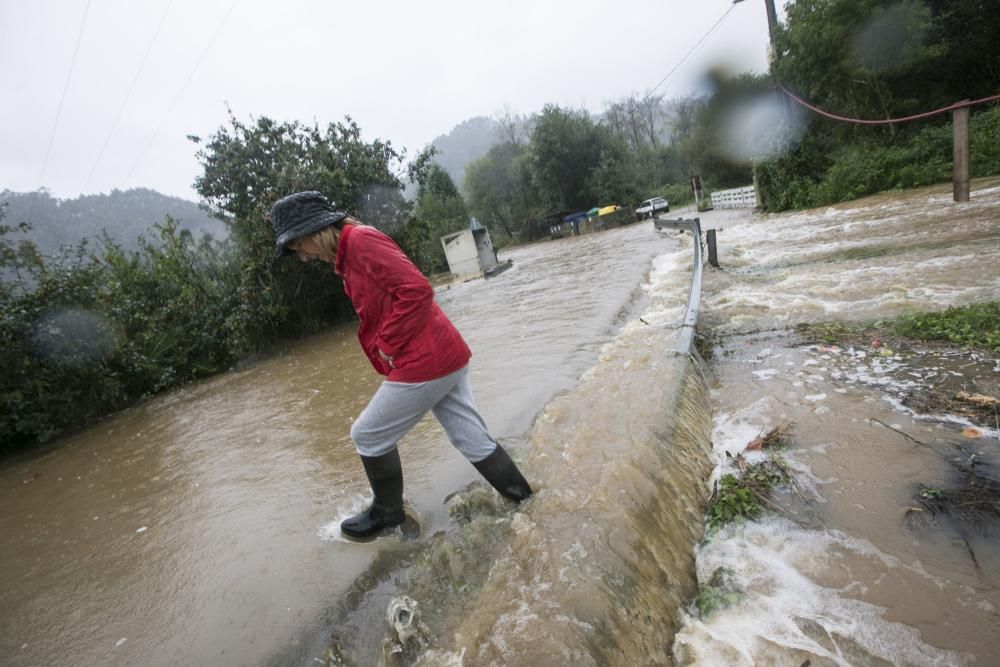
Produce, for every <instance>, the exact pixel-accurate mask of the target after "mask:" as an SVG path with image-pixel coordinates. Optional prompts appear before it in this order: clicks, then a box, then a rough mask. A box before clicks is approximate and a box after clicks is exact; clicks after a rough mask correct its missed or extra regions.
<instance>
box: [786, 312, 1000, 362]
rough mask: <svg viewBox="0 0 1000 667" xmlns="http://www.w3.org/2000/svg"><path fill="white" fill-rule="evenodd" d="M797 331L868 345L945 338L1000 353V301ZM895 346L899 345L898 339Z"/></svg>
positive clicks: (813, 339) (826, 340) (824, 324)
mask: <svg viewBox="0 0 1000 667" xmlns="http://www.w3.org/2000/svg"><path fill="white" fill-rule="evenodd" d="M795 331H796V333H798V334H799V335H800V336H802V337H803V338H805V339H806V341H807V342H820V343H827V344H842V345H843V344H854V345H867V344H870V343H872V342H873V341H877V344H875V345H874V347H879V346H880V345H881V344H883V343H888V342H889V340H890V339H891V338H894V337H895V338H898V339H905V341H902V342H908V341H925V342H931V341H941V342H944V343H948V344H951V345H958V346H961V347H967V348H973V349H982V350H990V351H992V352H995V353H1000V301H987V302H984V303H976V304H972V305H969V306H959V307H955V308H948V309H947V310H942V311H936V312H921V313H911V314H908V315H901V316H899V317H896V318H893V319H887V320H879V321H876V322H867V323H859V324H851V323H845V322H817V323H803V324H799V325H798V326H796V327H795ZM893 347H899V344H898V342H897V343H896V344H895V345H894V346H893Z"/></svg>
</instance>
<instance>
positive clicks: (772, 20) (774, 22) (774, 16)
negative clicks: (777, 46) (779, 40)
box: [764, 0, 778, 48]
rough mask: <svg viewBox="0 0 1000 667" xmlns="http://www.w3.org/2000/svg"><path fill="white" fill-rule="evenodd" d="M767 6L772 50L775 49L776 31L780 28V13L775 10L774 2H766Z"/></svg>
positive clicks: (771, 0)
mask: <svg viewBox="0 0 1000 667" xmlns="http://www.w3.org/2000/svg"><path fill="white" fill-rule="evenodd" d="M764 4H765V5H767V34H768V36H769V37H770V38H771V48H774V31H775V29H776V28H777V27H778V12H776V11H775V10H774V0H764Z"/></svg>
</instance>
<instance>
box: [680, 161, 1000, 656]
mask: <svg viewBox="0 0 1000 667" xmlns="http://www.w3.org/2000/svg"><path fill="white" fill-rule="evenodd" d="M998 219H1000V181H998V180H997V179H992V180H985V181H979V182H977V183H976V185H975V187H974V194H973V197H972V202H971V203H970V204H965V205H960V204H954V203H953V202H951V191H950V188H948V187H943V186H942V187H936V188H924V189H920V190H915V191H911V192H905V193H892V194H886V195H880V196H877V197H872V198H868V199H864V200H860V201H858V202H853V203H851V204H848V205H844V206H838V207H831V208H828V209H820V210H814V211H807V212H802V213H797V214H793V215H779V216H757V217H754V218H752V219H751V218H750V217H749V216H748V215H746V214H745V213H744V214H743V215H742V216H741V215H740V213H738V212H730V213H724V212H720V213H718V214H710V215H708V216H705V217H703V224H705V222H706V221H707V223H708V226H709V227H712V226H716V227H721V228H722V231H720V232H719V237H720V261H721V263H722V265H723V270H722V271H708V272H707V273H706V278H705V303H706V306H705V308H704V310H703V317H704V318H705V320H704V322H705V323H710V324H711V325H713V326H714V328H715V330H716V331H717V332H723V333H724V336H723V338H722V339H721V342H720V343H719V344H718V345H717V346H716V347H715V349H714V356H713V359H712V361H711V364H710V365H711V368H712V374H713V379H712V382H711V385H712V390H711V395H712V399H713V403H714V406H715V415H714V418H713V432H712V440H713V446H714V447H713V452H714V453H713V459H714V463H715V465H716V469H715V472H714V473H713V476H712V480H713V481H714V480H718V479H719V477H720V476H721V475H722V474H725V473H728V472H732V471H733V470H734V469H735V468H736V467H737V464H736V463H735V461H736V460H737V458H739V459H745V460H747V461H754V460H759V457H760V456H761V454H760V453H759V452H749V453H748V452H746V451H745V449H746V447H747V445H748V443H750V442H751V441H752V440H753V439H754V438H756V437H757V436H759V435H761V434H762V433H765V432H767V431H769V430H770V429H772V428H774V427H777V426H780V425H782V424H784V425H790V428H789V434H788V436H787V439H788V445H787V448H786V449H785V450H784V451H782V452H780V454H779V456H781V457H782V459H783V461H784V463H785V465H787V467H788V469H789V470H790V471H792V473H793V476H792V478H793V480H794V483H795V485H794V487H792V486H789V485H785V486H784V487H783V488H782V489H781V490H780V491H779V492H778V493H776V494H775V496H774V498H773V503H774V504H773V505H772V506H771V507H769V509H770V512H769V513H768V517H767V518H765V519H763V520H761V521H758V522H748V523H743V524H734V525H731V526H728V527H725V528H722V529H720V530H719V531H718V532H717V533H714V534H711V535H709V536H708V538H707V539H706V540H705V541H704V542H703V543H702V544H701V545H700V546H699V548H698V555H697V567H698V579H699V582H700V584H701V585H702V586H703V587H707V586H709V585H710V582H711V581H712V580H713V575H714V574H716V573H717V572H720V569H721V572H722V573H723V574H724V578H725V579H726V580H728V582H729V584H728V585H729V586H730V587H731V590H733V591H734V592H735V595H736V597H737V601H736V602H734V603H733V604H732V605H731V606H728V607H725V608H723V609H719V610H716V611H714V612H711V613H705V614H700V613H699V612H698V610H696V609H694V608H693V607H691V608H689V609H688V610H687V612H686V613H685V615H684V622H683V627H682V628H681V630H680V631H679V633H678V635H677V639H676V641H675V644H674V652H675V658H676V660H677V662H678V663H679V664H697V665H715V664H725V665H753V664H791V665H801V664H804V663H805V662H806V661H810V664H812V665H890V664H891V665H963V664H972V663H975V664H994V663H995V662H996V658H997V656H998V655H1000V612H998V609H1000V579H998V577H997V573H998V572H1000V543H998V541H997V538H996V531H997V528H998V526H997V522H996V520H995V518H994V519H992V520H990V519H989V517H986V520H985V521H983V520H980V519H982V517H979V519H977V518H976V517H972V516H968V515H965V514H962V511H961V508H955V510H956V511H954V512H951V513H940V514H939V513H935V512H933V511H932V509H931V508H933V507H934V504H933V500H934V499H935V498H939V497H945V496H946V495H947V494H948V493H951V492H953V491H961V490H963V489H965V488H966V485H968V484H969V483H970V480H972V481H976V482H977V483H978V484H980V485H988V484H990V483H994V484H995V483H997V482H998V481H1000V466H998V464H1000V458H998V455H1000V428H998V427H997V425H995V424H992V423H986V424H979V425H974V424H972V423H971V422H969V421H968V419H967V418H965V417H962V416H956V415H954V414H947V413H946V412H944V411H936V410H933V409H930V408H928V407H927V405H928V401H927V400H926V397H927V396H928V395H931V394H934V393H940V394H947V395H949V396H954V395H955V394H956V392H958V391H965V392H973V393H982V392H987V393H991V394H992V395H994V396H995V395H996V391H997V378H998V377H1000V362H998V361H997V360H996V359H995V358H994V357H993V356H991V355H989V354H985V353H979V352H969V351H956V350H952V349H949V348H947V347H945V346H942V345H932V344H926V345H920V344H914V345H909V344H905V343H902V344H901V345H902V346H901V347H900V348H899V349H896V343H894V342H892V341H890V340H881V339H879V338H878V337H877V336H875V337H872V336H869V337H868V338H867V339H865V338H862V339H860V340H857V341H853V342H850V343H848V344H834V343H831V342H828V341H823V340H817V339H816V337H815V336H810V335H809V334H802V335H800V334H797V333H796V332H795V331H794V330H790V329H789V327H790V326H791V325H795V324H798V323H802V322H822V321H826V320H834V319H835V320H846V321H859V320H877V319H879V318H882V317H892V316H895V315H898V314H902V313H906V312H913V311H918V310H938V309H943V308H945V307H948V306H954V305H962V304H966V303H971V302H975V301H983V300H997V299H1000V227H998V225H997V220H998ZM710 488H711V487H710ZM710 488H709V490H710ZM994 502H995V501H994ZM716 580H718V579H716Z"/></svg>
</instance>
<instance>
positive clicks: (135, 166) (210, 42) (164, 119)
mask: <svg viewBox="0 0 1000 667" xmlns="http://www.w3.org/2000/svg"><path fill="white" fill-rule="evenodd" d="M237 2H238V0H234V2H233V3H232V4H231V5H229V9H228V10H227V11H226V14H225V15H224V16H223V17H222V21H220V22H219V26H218V27H217V28H216V29H215V32H214V33H212V37H211V39H209V40H208V44H207V45H206V46H205V49H204V50H203V51H202V52H201V55H200V56H199V57H198V61H197V62H196V63H195V64H194V67H193V68H192V69H191V72H190V73H189V74H188V76H187V79H185V81H184V85H182V86H181V88H180V90H178V91H177V95H175V96H174V99H173V101H172V102H171V103H170V106H168V107H167V110H166V111H165V112H164V113H163V116H162V117H161V118H160V122H159V124H158V125H157V126H156V129H155V130H154V131H153V134H152V136H151V137H150V138H149V141H147V142H146V145H145V147H144V148H143V149H142V152H141V153H140V154H139V157H138V158H137V159H136V161H135V162H134V163H133V164H132V168H131V169H129V172H128V175H127V176H125V183H128V182H129V181H130V180H131V179H132V175H133V174H134V173H135V170H136V169H138V168H139V165H140V164H142V159H143V158H144V157H146V153H147V152H148V151H149V148H150V146H152V145H153V142H154V141H155V140H156V136H157V135H158V134H159V133H160V130H162V129H163V125H164V124H165V123H166V122H167V118H168V117H169V116H170V112H171V111H173V108H174V107H175V106H176V105H177V102H178V101H180V99H181V95H183V94H184V91H185V90H187V87H188V84H190V83H191V79H193V78H194V75H195V73H196V72H197V71H198V68H199V67H201V63H202V62H203V61H204V60H205V56H207V55H208V52H209V51H210V50H211V48H212V45H213V44H215V39H216V38H217V37H218V36H219V33H220V32H222V28H223V26H224V25H225V24H226V21H227V20H228V19H229V15H230V14H232V13H233V9H235V8H236V3H237Z"/></svg>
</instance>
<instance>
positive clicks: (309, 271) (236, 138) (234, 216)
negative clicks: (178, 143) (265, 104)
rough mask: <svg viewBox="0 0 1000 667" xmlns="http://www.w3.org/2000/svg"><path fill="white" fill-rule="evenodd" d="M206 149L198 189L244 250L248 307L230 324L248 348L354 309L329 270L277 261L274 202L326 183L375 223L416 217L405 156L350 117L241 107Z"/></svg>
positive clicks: (346, 205)
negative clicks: (261, 112) (308, 119)
mask: <svg viewBox="0 0 1000 667" xmlns="http://www.w3.org/2000/svg"><path fill="white" fill-rule="evenodd" d="M196 139H197V138H196ZM197 155H198V158H199V160H200V161H201V164H202V166H203V168H204V173H203V174H202V175H201V176H199V177H198V178H197V179H196V181H195V188H196V190H197V191H198V193H199V194H200V195H201V196H202V197H204V198H205V201H206V203H207V204H208V206H209V207H210V209H211V210H212V211H213V212H214V213H215V214H216V215H217V216H218V217H219V218H220V219H222V220H223V221H224V222H225V223H226V224H227V225H228V227H229V230H230V234H231V236H232V238H233V240H234V241H235V242H236V244H237V252H238V253H239V258H240V263H239V267H238V269H236V270H237V273H238V276H239V281H238V284H237V286H236V292H237V298H238V301H239V302H240V303H242V304H244V305H243V307H241V308H239V309H237V310H235V311H234V312H232V313H231V314H230V316H229V319H228V320H227V322H226V329H227V330H228V331H229V332H230V334H231V336H232V337H233V339H234V340H236V341H239V343H240V345H239V349H240V350H241V351H242V352H244V353H246V352H251V351H254V350H256V349H259V348H260V347H261V346H264V345H267V344H270V343H272V342H274V341H277V340H280V339H282V338H285V337H289V336H297V335H302V334H305V333H310V332H314V331H317V330H319V329H320V328H322V327H323V326H326V325H328V324H329V323H331V322H334V321H337V320H338V319H342V318H344V317H345V316H348V315H349V314H350V313H351V312H352V311H351V309H350V306H349V304H348V302H347V300H346V297H345V296H344V295H343V291H342V288H341V287H340V286H339V284H338V283H337V281H335V280H331V279H330V273H329V267H323V266H317V265H314V264H310V265H307V264H300V263H298V262H291V261H282V262H275V261H274V258H273V250H274V235H273V232H272V229H271V226H270V223H269V222H268V220H267V216H268V213H269V211H270V207H271V205H272V204H273V203H274V202H275V201H276V200H277V199H279V198H280V197H283V196H285V195H287V194H290V193H293V192H297V191H302V190H318V191H320V192H322V193H323V194H324V195H325V196H326V197H327V198H329V199H330V200H331V201H332V202H335V203H336V205H337V206H338V207H341V208H343V209H345V210H347V211H348V212H350V213H352V214H354V215H355V216H357V217H358V218H360V219H361V220H362V221H364V222H365V223H367V224H371V225H374V226H376V227H378V228H380V229H382V230H383V231H386V232H388V233H396V232H398V231H400V230H401V228H402V226H403V223H404V221H405V220H406V219H407V218H408V216H409V211H408V208H409V207H408V205H407V204H406V202H405V201H404V199H403V197H402V193H401V191H402V185H403V184H402V182H401V180H400V177H399V173H400V172H401V171H402V162H403V155H402V154H401V153H398V152H397V151H396V150H395V149H394V148H393V147H392V144H391V143H389V142H384V141H381V140H378V139H376V140H375V141H372V142H370V143H369V142H366V141H364V140H363V139H362V137H361V128H360V127H359V126H358V125H357V123H355V122H354V121H353V120H351V119H350V118H347V119H346V120H345V121H344V122H343V123H331V124H330V125H328V126H327V127H326V128H323V129H321V128H320V127H318V126H312V127H308V126H304V125H302V124H300V123H297V122H291V123H289V122H285V123H279V122H276V121H273V120H271V119H269V118H266V117H261V118H258V119H255V120H254V119H251V122H250V123H244V122H242V121H240V120H238V119H237V118H235V117H234V116H233V115H232V114H230V118H229V126H228V127H222V128H220V129H219V130H218V131H217V132H216V133H215V134H214V135H213V136H212V137H210V139H209V140H208V142H207V143H206V144H205V145H204V146H203V148H202V149H201V150H200V151H198V153H197Z"/></svg>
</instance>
